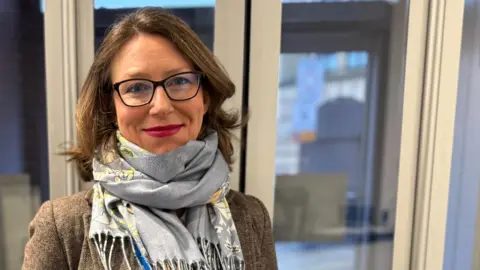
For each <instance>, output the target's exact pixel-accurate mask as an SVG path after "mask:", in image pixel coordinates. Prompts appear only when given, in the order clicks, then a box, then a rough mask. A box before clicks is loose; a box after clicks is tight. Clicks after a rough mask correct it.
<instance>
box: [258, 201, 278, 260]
mask: <svg viewBox="0 0 480 270" xmlns="http://www.w3.org/2000/svg"><path fill="white" fill-rule="evenodd" d="M255 200H256V201H257V203H258V204H259V205H260V207H261V209H262V213H263V215H262V218H261V220H260V222H259V223H260V224H263V230H262V231H261V232H263V235H261V239H262V240H261V245H262V246H261V247H260V252H261V260H262V264H263V265H264V266H265V269H266V270H277V269H278V265H277V254H276V252H275V243H274V240H273V232H272V222H271V221H270V215H269V214H268V210H267V208H266V207H265V205H264V204H263V203H262V202H261V201H260V200H259V199H257V198H255Z"/></svg>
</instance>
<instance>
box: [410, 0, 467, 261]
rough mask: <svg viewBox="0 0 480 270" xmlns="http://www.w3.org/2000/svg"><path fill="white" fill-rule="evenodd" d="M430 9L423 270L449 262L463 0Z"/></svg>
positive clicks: (420, 211) (415, 255)
mask: <svg viewBox="0 0 480 270" xmlns="http://www.w3.org/2000/svg"><path fill="white" fill-rule="evenodd" d="M412 2H413V1H412ZM429 9H430V12H429V18H428V20H429V21H428V25H429V31H428V33H429V34H428V37H427V46H426V48H427V54H426V58H425V70H424V82H423V84H424V87H423V93H422V96H423V97H422V98H423V104H422V120H421V126H420V130H421V133H420V145H419V150H418V152H419V154H418V157H419V160H418V171H417V187H416V192H417V200H416V205H415V218H414V220H415V223H414V231H413V242H412V249H411V254H412V255H411V256H412V258H411V263H412V264H411V267H412V269H418V270H420V269H422V270H423V269H442V268H443V263H444V260H443V258H444V250H445V239H446V227H447V213H448V199H449V189H450V179H451V173H450V171H451V162H452V153H453V135H454V126H455V113H456V105H457V102H456V100H457V88H458V77H459V67H460V52H461V42H462V26H463V13H464V1H463V0H462V1H458V0H437V1H430V6H429ZM402 180H403V179H402Z"/></svg>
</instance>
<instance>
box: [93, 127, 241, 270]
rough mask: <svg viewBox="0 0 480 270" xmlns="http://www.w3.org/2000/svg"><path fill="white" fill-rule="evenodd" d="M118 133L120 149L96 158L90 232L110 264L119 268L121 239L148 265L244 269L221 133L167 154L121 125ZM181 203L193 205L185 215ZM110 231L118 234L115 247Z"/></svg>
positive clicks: (171, 269)
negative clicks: (146, 146) (114, 259)
mask: <svg viewBox="0 0 480 270" xmlns="http://www.w3.org/2000/svg"><path fill="white" fill-rule="evenodd" d="M117 140H118V150H119V153H120V156H118V155H116V154H115V152H114V151H107V153H105V152H104V153H102V157H103V158H102V159H98V158H96V159H94V161H93V176H94V180H95V181H96V184H95V185H94V192H93V207H92V221H91V225H90V233H89V237H90V239H92V240H93V242H94V243H95V245H96V247H97V250H98V253H99V255H100V258H101V261H102V264H103V267H104V268H105V269H111V256H112V250H113V246H114V245H115V243H117V244H121V245H122V250H123V252H124V257H125V260H127V259H126V255H125V245H126V244H130V245H131V246H132V250H133V251H135V253H136V255H137V256H136V257H137V259H138V260H137V262H138V263H139V264H140V265H142V266H143V268H144V269H162V270H164V269H169V270H174V269H175V270H176V269H179V270H184V269H185V270H190V269H199V270H200V269H208V270H226V269H229V270H237V269H244V268H245V264H244V261H243V254H242V251H241V247H240V241H239V239H238V235H237V232H236V229H235V224H234V223H233V219H232V216H231V213H230V208H229V206H228V203H227V200H226V198H225V196H226V194H227V193H228V191H229V182H228V176H229V169H228V165H227V163H226V162H225V159H224V158H223V156H222V154H221V153H220V151H219V150H218V149H217V146H218V137H217V134H216V133H215V132H211V133H210V134H209V135H208V136H207V137H206V138H205V139H204V140H202V141H190V142H189V143H187V144H186V145H184V146H182V147H179V148H177V149H175V150H173V151H171V152H168V153H166V154H163V155H154V154H152V153H149V152H147V151H146V150H143V149H141V148H140V147H138V146H137V145H134V144H133V143H131V142H129V141H127V140H126V139H125V138H124V137H122V136H121V135H120V132H117ZM99 160H104V162H103V163H102V162H100V161H99ZM178 209H185V214H184V218H183V220H182V219H180V218H179V217H178V215H177V213H176V210H178ZM108 236H110V237H113V243H112V241H110V242H109V243H111V246H110V248H107V237H108ZM116 240H117V241H118V242H115V241H116ZM127 263H128V260H127ZM129 267H131V266H129Z"/></svg>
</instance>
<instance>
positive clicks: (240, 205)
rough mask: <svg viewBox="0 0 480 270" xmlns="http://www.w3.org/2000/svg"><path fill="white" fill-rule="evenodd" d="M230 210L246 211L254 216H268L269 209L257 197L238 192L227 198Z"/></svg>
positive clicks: (230, 193) (230, 194) (233, 192)
mask: <svg viewBox="0 0 480 270" xmlns="http://www.w3.org/2000/svg"><path fill="white" fill-rule="evenodd" d="M227 200H228V203H229V204H230V208H234V209H235V210H246V211H248V212H249V214H251V215H254V216H261V217H263V216H265V215H268V212H267V208H266V207H265V205H264V204H263V202H262V201H261V200H260V199H258V198H257V197H255V196H252V195H247V194H244V193H241V192H238V191H234V190H232V191H230V192H229V194H228V196H227Z"/></svg>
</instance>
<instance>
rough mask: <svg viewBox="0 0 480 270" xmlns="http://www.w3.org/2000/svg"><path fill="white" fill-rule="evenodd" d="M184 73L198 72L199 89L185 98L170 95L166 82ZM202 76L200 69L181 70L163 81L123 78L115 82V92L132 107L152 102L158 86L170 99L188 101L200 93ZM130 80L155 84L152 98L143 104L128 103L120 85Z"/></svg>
mask: <svg viewBox="0 0 480 270" xmlns="http://www.w3.org/2000/svg"><path fill="white" fill-rule="evenodd" d="M182 74H196V75H197V76H198V82H197V83H198V86H197V90H196V91H195V94H194V95H193V96H191V97H189V98H185V99H173V98H172V97H170V95H169V94H168V91H167V88H166V86H165V82H166V81H168V80H169V79H171V78H173V77H176V76H178V75H182ZM202 77H203V73H202V72H200V71H185V72H180V73H176V74H173V75H170V76H168V77H167V78H165V79H163V80H161V81H153V80H149V79H143V78H132V79H127V80H123V81H119V82H116V83H114V84H113V90H114V91H115V92H117V94H118V96H119V97H120V100H121V101H122V103H123V105H125V106H127V107H132V108H135V107H142V106H145V105H148V104H150V103H151V102H152V100H153V97H154V96H155V93H156V91H157V88H158V87H159V86H161V87H162V88H163V91H164V92H165V94H166V95H167V97H168V99H170V100H171V101H187V100H190V99H192V98H194V97H196V96H197V95H198V92H199V91H200V86H201V83H202ZM129 81H147V82H151V83H152V84H153V92H152V96H151V97H150V100H149V101H148V102H146V103H145V104H142V105H133V106H132V105H128V104H126V103H125V101H124V100H123V98H122V94H120V85H121V84H122V83H125V82H129Z"/></svg>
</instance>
